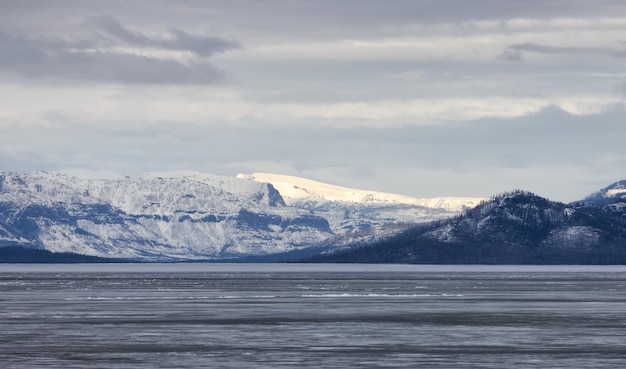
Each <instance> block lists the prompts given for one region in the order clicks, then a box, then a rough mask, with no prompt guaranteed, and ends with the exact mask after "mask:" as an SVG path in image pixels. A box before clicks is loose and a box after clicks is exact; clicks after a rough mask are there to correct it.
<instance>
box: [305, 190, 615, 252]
mask: <svg viewBox="0 0 626 369" xmlns="http://www.w3.org/2000/svg"><path fill="white" fill-rule="evenodd" d="M624 183H625V182H624V181H621V182H618V183H616V184H613V185H611V186H609V187H607V188H605V189H603V190H601V191H599V192H598V193H596V194H594V195H592V196H589V197H587V198H586V199H585V200H581V201H577V202H575V203H572V204H563V203H558V202H553V201H550V200H548V199H545V198H543V197H539V196H537V195H535V194H532V193H529V192H525V191H513V192H510V193H505V194H502V195H498V196H495V197H493V198H492V199H491V200H489V201H485V202H483V203H482V204H480V205H478V206H477V207H475V208H472V209H469V210H467V211H466V212H465V213H464V214H463V215H460V216H457V217H454V218H452V219H449V220H445V221H438V222H432V223H429V224H423V225H418V226H416V227H413V228H411V229H409V230H407V231H405V232H403V233H402V234H400V235H397V236H395V237H391V238H388V239H385V240H383V241H380V242H374V243H366V244H358V245H353V247H351V248H346V249H343V250H340V251H336V252H327V253H325V254H323V255H318V256H315V257H312V258H308V259H307V260H308V261H317V262H321V261H323V262H366V263H389V262H391V263H445V264H456V263H459V264H466V263H485V264H624V263H626V201H625V198H624V192H625V191H624V187H623V184H624Z"/></svg>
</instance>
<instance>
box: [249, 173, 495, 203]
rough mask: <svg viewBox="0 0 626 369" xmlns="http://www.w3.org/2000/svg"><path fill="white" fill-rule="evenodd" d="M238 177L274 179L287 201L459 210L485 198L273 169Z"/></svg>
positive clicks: (268, 180) (265, 180) (261, 180)
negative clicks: (409, 191) (406, 192)
mask: <svg viewBox="0 0 626 369" xmlns="http://www.w3.org/2000/svg"><path fill="white" fill-rule="evenodd" d="M237 178H245V179H251V180H254V181H257V182H264V183H271V184H272V185H273V186H274V188H276V189H277V190H278V192H280V194H281V195H282V196H283V198H284V199H285V202H286V203H288V204H294V203H304V202H318V203H324V202H328V201H339V202H344V203H356V204H376V205H399V204H401V205H413V206H422V207H426V208H431V209H444V210H447V211H452V212H460V211H462V210H465V209H468V208H473V207H475V206H476V205H478V204H479V203H480V202H481V201H483V200H485V198H475V197H434V198H415V197H409V196H402V195H396V194H391V193H385V192H376V191H368V190H358V189H353V188H346V187H341V186H335V185H331V184H327V183H322V182H317V181H312V180H310V179H305V178H300V177H293V176H286V175H280V174H271V173H253V174H238V175H237Z"/></svg>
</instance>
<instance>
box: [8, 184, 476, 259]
mask: <svg viewBox="0 0 626 369" xmlns="http://www.w3.org/2000/svg"><path fill="white" fill-rule="evenodd" d="M481 200H482V199H477V198H436V199H416V198H411V197H406V196H400V195H393V194H386V193H380V192H375V191H364V190H356V189H349V188H344V187H339V186H333V185H329V184H324V183H321V182H315V181H310V180H306V179H302V178H297V177H290V176H281V175H275V174H268V173H254V174H251V175H244V174H241V175H238V176H237V177H227V176H216V175H211V174H204V173H196V172H168V173H148V174H145V175H143V176H140V177H124V178H115V179H82V178H76V177H72V176H68V175H64V174H62V173H49V172H32V173H13V172H5V173H1V174H0V247H2V246H3V247H5V249H4V250H5V251H6V250H9V249H8V248H6V247H10V248H12V249H13V248H15V247H19V248H28V249H30V250H45V251H48V252H53V253H72V254H78V255H88V256H95V257H103V258H117V259H126V260H136V261H182V260H209V259H228V258H236V257H243V256H254V255H267V254H276V253H281V252H288V251H294V250H300V249H305V248H309V247H311V246H316V245H320V244H325V245H332V247H340V246H342V245H347V244H351V243H354V242H357V241H359V242H365V241H372V240H375V239H378V238H379V237H382V236H386V235H389V234H395V233H398V232H400V231H402V230H405V229H407V228H409V227H410V226H412V225H414V224H416V223H422V222H428V221H432V220H437V219H445V218H448V217H450V216H454V215H456V214H459V213H460V212H461V211H463V210H464V209H468V208H470V207H472V206H475V205H476V204H478V203H479V202H480V201H481ZM332 247H331V248H332ZM46 257H47V256H46Z"/></svg>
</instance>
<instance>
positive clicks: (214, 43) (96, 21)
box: [87, 16, 241, 57]
mask: <svg viewBox="0 0 626 369" xmlns="http://www.w3.org/2000/svg"><path fill="white" fill-rule="evenodd" d="M87 24H91V25H93V26H95V27H97V28H98V29H100V30H102V31H105V32H106V33H108V34H109V35H111V36H114V37H116V38H117V39H119V40H121V41H123V42H124V43H126V44H128V45H132V46H149V47H157V48H162V49H166V50H182V51H190V52H193V53H195V54H196V55H199V56H202V57H210V56H212V55H214V54H216V53H221V52H224V51H227V50H230V49H237V48H240V47H241V44H240V43H239V41H237V40H231V39H225V38H219V37H208V36H196V35H192V34H189V33H187V32H184V31H182V30H179V29H175V28H174V29H171V30H170V34H171V35H172V37H171V38H154V37H149V36H146V35H144V34H142V33H140V32H133V31H131V30H129V29H128V28H126V27H124V26H123V25H122V24H121V23H120V22H119V20H117V19H116V18H114V17H112V16H99V17H93V18H91V19H90V20H89V21H88V22H87Z"/></svg>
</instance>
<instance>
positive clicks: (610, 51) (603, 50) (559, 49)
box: [503, 42, 626, 58]
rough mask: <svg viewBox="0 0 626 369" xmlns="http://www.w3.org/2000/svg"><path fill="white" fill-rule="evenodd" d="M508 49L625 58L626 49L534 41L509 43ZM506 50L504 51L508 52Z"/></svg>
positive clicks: (510, 50)
mask: <svg viewBox="0 0 626 369" xmlns="http://www.w3.org/2000/svg"><path fill="white" fill-rule="evenodd" d="M507 50H508V51H509V52H510V53H515V52H517V53H519V52H520V51H530V52H535V53H540V54H565V55H577V54H578V55H580V54H596V55H610V56H614V57H616V58H625V57H626V50H625V49H614V48H609V47H593V46H589V47H577V46H548V45H541V44H536V43H532V42H527V43H523V44H514V45H509V47H508V48H507ZM507 50H505V51H504V52H503V53H506V52H507Z"/></svg>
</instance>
